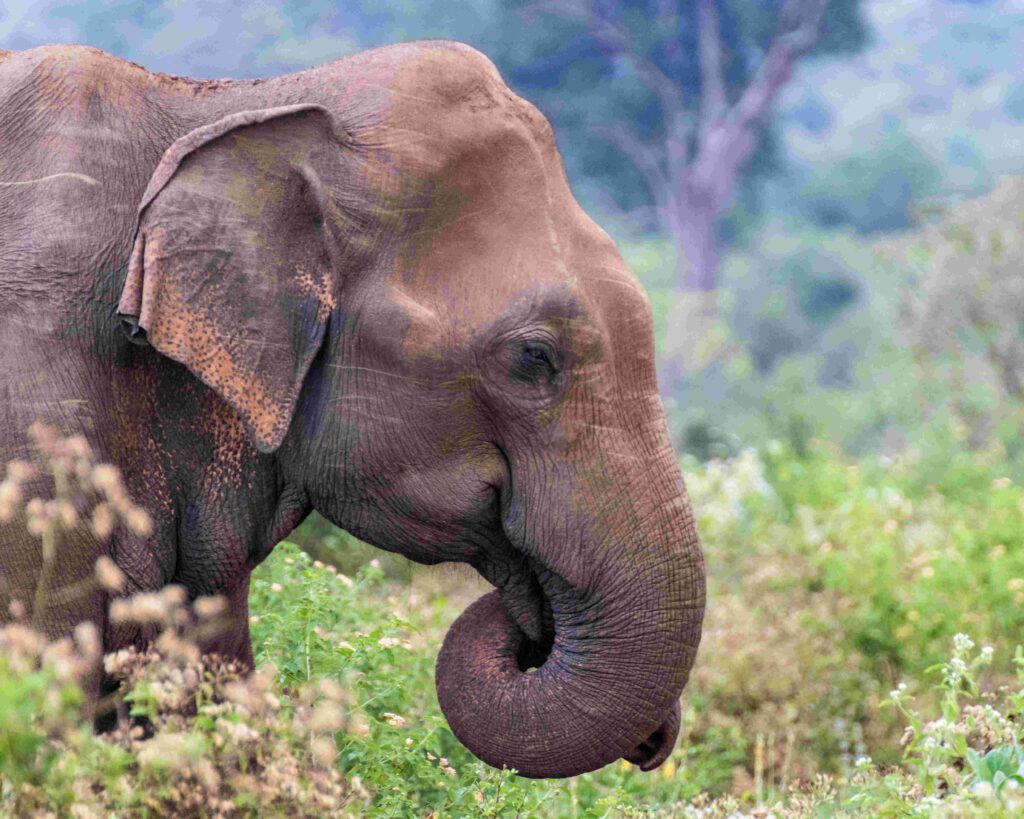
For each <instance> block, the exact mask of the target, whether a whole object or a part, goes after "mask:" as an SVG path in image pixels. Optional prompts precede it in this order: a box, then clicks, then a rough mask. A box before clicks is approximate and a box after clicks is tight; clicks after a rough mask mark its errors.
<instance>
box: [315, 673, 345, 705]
mask: <svg viewBox="0 0 1024 819" xmlns="http://www.w3.org/2000/svg"><path fill="white" fill-rule="evenodd" d="M316 687H317V690H318V691H319V692H320V693H321V694H322V695H323V696H325V697H327V699H329V700H334V701H335V702H341V701H342V700H344V699H345V689H343V688H342V687H341V686H340V685H338V683H337V682H336V681H335V680H332V679H330V678H329V677H324V678H323V679H322V680H320V682H318V683H317V685H316Z"/></svg>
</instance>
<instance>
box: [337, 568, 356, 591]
mask: <svg viewBox="0 0 1024 819" xmlns="http://www.w3.org/2000/svg"><path fill="white" fill-rule="evenodd" d="M338 582H340V583H341V585H342V586H345V588H348V589H351V588H352V587H353V586H354V585H355V583H353V582H352V578H351V577H349V576H348V575H345V574H342V573H341V572H338Z"/></svg>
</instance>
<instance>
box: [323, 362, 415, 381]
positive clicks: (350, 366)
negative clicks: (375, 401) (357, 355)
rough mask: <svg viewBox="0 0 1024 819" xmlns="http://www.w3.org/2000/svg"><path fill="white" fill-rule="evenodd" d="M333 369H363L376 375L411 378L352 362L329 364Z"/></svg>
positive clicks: (403, 378) (404, 379) (407, 379)
mask: <svg viewBox="0 0 1024 819" xmlns="http://www.w3.org/2000/svg"><path fill="white" fill-rule="evenodd" d="M329 366H330V367H331V368H332V369H335V370H364V371H365V372H368V373H377V374H378V375H386V376H390V377H391V378H400V379H402V380H403V381H410V380H412V379H411V378H410V376H408V375H400V374H399V373H389V372H388V371H387V370H375V369H374V368H373V367H357V366H355V365H354V364H331V365H329Z"/></svg>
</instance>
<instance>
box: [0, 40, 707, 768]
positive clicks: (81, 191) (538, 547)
mask: <svg viewBox="0 0 1024 819" xmlns="http://www.w3.org/2000/svg"><path fill="white" fill-rule="evenodd" d="M0 143H2V144H3V145H4V151H3V152H2V153H0V422H2V424H0V460H3V461H6V460H8V459H10V458H12V457H16V456H18V455H19V454H22V452H23V449H22V448H23V445H24V443H23V435H22V431H23V430H24V429H26V428H27V426H28V425H29V424H30V423H31V422H32V421H34V420H42V421H45V422H48V423H50V424H53V425H55V426H58V427H59V428H61V429H63V430H66V431H68V432H81V433H83V434H85V435H86V436H87V438H88V439H89V441H90V443H91V444H92V445H93V447H94V449H95V450H96V451H98V452H99V453H101V455H102V456H103V457H104V458H106V459H109V460H111V461H113V462H115V463H117V464H118V465H119V466H120V467H121V468H122V470H123V472H124V475H125V479H126V483H127V486H128V487H129V489H130V491H131V492H132V494H133V497H134V498H135V500H136V501H137V502H139V503H142V504H143V505H144V506H145V507H146V508H147V509H148V510H149V511H150V513H151V514H152V516H153V519H154V531H153V534H152V535H151V536H150V537H147V538H139V537H137V536H134V535H131V534H130V533H128V532H125V531H118V532H116V533H115V535H114V537H113V538H112V539H111V541H110V542H108V543H98V542H95V541H92V540H90V539H89V538H88V537H81V538H78V539H76V540H75V542H74V543H72V544H71V545H70V548H72V549H73V550H74V560H69V561H68V562H67V565H66V567H65V568H64V569H63V572H64V573H63V575H62V578H61V579H62V580H66V581H68V582H74V580H76V579H78V578H80V577H82V576H84V575H85V574H87V573H88V572H89V570H90V567H91V565H92V563H93V561H94V560H95V558H96V557H97V556H98V555H100V554H110V555H111V556H112V557H113V558H114V560H115V561H116V562H117V563H118V565H119V566H120V567H121V568H122V570H123V571H124V572H125V574H126V575H127V577H128V582H129V585H130V588H131V589H132V590H150V589H156V588H159V587H161V586H163V585H165V584H167V583H172V582H174V583H181V584H183V585H184V586H185V587H186V589H187V590H188V592H189V594H190V595H192V596H193V597H194V596H197V595H201V594H212V593H222V594H226V595H227V596H228V597H229V599H230V600H231V605H232V608H233V610H234V611H235V613H236V614H239V615H244V613H245V606H246V594H247V590H248V578H249V573H250V572H251V570H252V568H253V567H254V566H255V565H256V564H258V563H259V562H260V561H261V560H262V559H263V558H264V557H265V556H266V555H267V554H268V553H269V551H270V549H271V548H272V547H273V545H274V543H276V542H277V541H278V540H279V539H281V538H282V537H284V536H286V535H287V533H288V532H289V531H291V529H292V528H293V527H294V526H296V525H297V524H298V523H299V522H300V521H301V520H302V519H303V518H304V517H305V516H306V514H308V512H309V511H310V510H311V509H313V508H315V509H317V510H319V511H320V512H321V513H322V514H324V515H325V516H326V517H327V518H329V519H330V520H332V521H333V522H334V523H336V524H337V525H339V526H342V527H344V528H346V529H347V530H349V531H351V532H352V533H353V534H355V535H357V536H359V537H361V538H363V539H365V540H367V541H368V542H370V543H373V544H375V545H377V546H380V547H381V548H384V549H389V550H392V551H396V552H399V553H402V554H404V555H406V556H407V557H409V558H411V559H413V560H417V561H420V562H424V563H437V562H442V561H446V560H451V561H460V562H466V563H469V564H470V565H472V566H474V567H475V568H476V569H477V570H478V571H479V572H480V573H481V574H482V575H483V576H484V577H485V578H486V579H487V580H488V581H489V582H491V583H492V584H494V585H495V587H496V591H495V593H494V594H492V595H487V596H486V597H484V598H482V599H481V600H480V601H478V602H477V603H476V604H474V606H471V607H470V608H469V609H468V610H467V611H466V612H465V613H464V614H463V615H462V616H461V617H460V618H459V619H458V620H457V621H456V623H455V624H454V625H453V627H452V629H451V631H450V632H449V635H448V637H447V639H446V640H445V644H444V646H443V648H442V651H441V654H440V657H439V660H438V668H437V685H438V697H439V700H440V702H441V705H442V708H443V709H444V711H445V714H446V716H447V718H448V720H449V723H450V724H451V725H452V728H453V730H454V731H455V733H456V734H457V735H458V737H459V738H460V739H461V740H462V741H463V742H464V743H465V744H466V745H467V746H468V747H469V748H470V749H471V750H473V751H474V753H476V754H477V755H479V756H480V757H481V758H482V759H484V760H485V761H487V762H490V763H491V764H494V765H498V766H500V765H507V766H510V767H515V768H517V769H518V770H520V771H521V772H522V773H523V774H524V775H528V776H569V775H573V774H576V773H580V772H582V771H586V770H591V769H593V768H596V767H600V766H601V765H604V764H606V763H608V762H610V761H613V760H615V759H617V758H618V757H620V756H625V757H626V758H628V759H631V760H633V761H636V762H637V763H638V764H640V765H641V766H643V767H645V768H650V767H654V766H656V765H657V764H660V762H661V761H662V760H663V759H664V758H665V757H666V756H667V754H668V753H669V752H670V751H671V749H672V745H673V743H674V741H675V736H676V732H677V730H678V697H679V693H680V691H681V689H682V688H683V686H684V684H685V682H686V679H687V676H688V674H689V669H690V667H691V665H692V663H693V661H694V657H695V654H696V649H697V644H698V642H699V638H700V628H701V620H702V616H703V607H704V574H703V564H702V559H701V555H700V549H699V544H698V540H697V535H696V529H695V526H694V521H693V515H692V512H691V511H690V508H689V503H688V501H687V499H686V494H685V488H684V486H683V482H682V477H681V475H680V474H679V470H678V467H677V465H676V463H675V458H674V455H673V453H672V449H671V446H670V443H669V441H668V436H667V432H666V429H665V425H664V420H663V418H662V415H661V408H660V402H659V400H658V396H657V391H656V382H655V375H654V368H653V337H652V329H651V318H650V308H649V306H648V304H647V301H646V298H645V296H644V294H643V292H642V290H641V289H640V287H639V285H638V284H637V282H636V280H635V278H634V277H633V276H632V274H631V273H630V272H629V271H628V269H627V268H626V266H625V264H624V263H623V261H622V259H621V257H620V256H619V254H618V252H617V250H616V248H615V246H614V244H613V243H612V242H611V240H610V239H609V238H608V237H607V236H606V235H605V234H604V233H603V232H602V231H601V230H600V229H599V228H598V227H597V226H596V225H594V224H593V222H591V221H590V220H589V219H588V218H587V217H586V215H585V214H584V213H583V212H582V211H581V210H580V209H579V207H578V205H577V204H576V202H575V200H574V199H573V197H572V195H571V193H570V191H569V188H568V185H567V183H566V180H565V176H564V173H563V170H562V167H561V162H560V159H559V157H558V154H557V151H556V149H555V144H554V138H553V135H552V133H551V129H550V127H549V126H548V124H547V122H546V121H545V120H544V118H543V117H542V116H541V115H540V114H539V113H538V112H537V111H536V110H535V109H534V108H533V107H532V106H530V105H529V104H528V103H526V102H524V101H523V100H520V99H519V98H517V97H516V96H515V95H513V94H512V93H511V91H509V90H508V88H507V87H506V86H505V85H504V83H503V82H502V81H501V78H500V76H499V75H498V73H497V71H496V70H495V69H494V67H493V65H491V64H490V62H489V61H487V60H486V58H484V57H483V56H482V55H480V54H478V53H477V52H475V51H473V50H472V49H469V48H467V47H465V46H460V45H458V44H453V43H423V44H409V45H400V46H393V47H389V48H385V49H379V50H376V51H370V52H366V53H364V54H360V55H355V56H353V57H351V58H347V59H345V60H340V61H337V62H334V63H330V64H327V65H324V66H320V67H318V68H315V69H311V70H309V71H304V72H301V73H299V74H294V75H289V76H286V77H279V78H275V79H270V80H264V81H237V82H234V81H218V82H198V81H194V80H188V79H184V78H179V77H170V76H166V75H159V74H152V73H150V72H147V71H145V70H144V69H143V68H141V67H139V66H136V65H133V64H131V63H125V62H123V61H120V60H116V59H114V58H112V57H110V56H108V55H105V54H102V53H101V52H97V51H95V50H93V49H88V48H82V47H72V46H53V47H47V48H43V49H34V50H32V51H27V52H22V53H14V54H8V55H4V54H2V53H0ZM34 549H35V546H34V543H32V542H31V541H30V540H27V539H26V538H25V536H24V535H23V534H19V533H18V532H16V531H15V530H14V529H12V528H11V527H7V528H6V529H4V528H2V527H0V568H2V569H3V572H4V575H5V577H7V578H10V579H11V580H12V583H13V587H14V588H17V587H19V586H21V587H31V585H32V583H33V578H34V570H35V567H36V566H37V565H38V555H37V554H36V553H35V551H34ZM5 594H6V595H7V596H8V597H9V596H11V594H12V592H11V591H10V590H8V591H0V611H2V610H4V609H5V608H6V602H7V600H6V598H4V595H5ZM105 602H106V601H105V600H104V599H103V598H102V597H100V596H97V597H96V598H95V599H92V600H87V601H83V602H82V603H81V604H80V605H78V606H77V607H76V608H75V609H74V610H73V611H72V610H65V611H60V612H54V613H52V615H51V616H50V617H49V620H48V622H47V623H46V627H47V629H48V630H49V631H50V632H52V633H54V634H57V633H62V632H66V631H67V630H68V629H69V628H70V626H71V624H72V623H73V622H74V621H75V619H77V618H80V617H86V618H90V619H93V620H94V621H96V622H97V623H98V624H100V626H101V627H103V633H104V645H105V648H106V649H107V650H112V649H115V648H117V647H120V646H123V645H126V644H130V643H138V642H142V641H144V640H146V639H147V635H146V634H143V633H140V632H138V631H135V630H132V629H130V628H124V627H121V628H117V627H114V626H112V625H110V624H107V623H106V622H105V619H106V618H105V616H104V606H105ZM236 622H237V624H238V625H237V628H235V629H234V630H233V631H231V632H230V633H226V634H222V635H220V636H218V637H216V638H214V639H213V640H212V641H211V644H210V645H209V646H208V648H210V649H211V650H217V651H221V652H224V653H227V654H230V655H233V656H237V657H239V658H241V659H242V660H243V661H247V662H248V661H251V659H252V653H251V647H250V644H249V635H248V631H247V618H246V617H244V616H239V617H238V618H237V621H236ZM529 667H537V671H536V673H530V674H528V673H525V672H526V670H527V668H529Z"/></svg>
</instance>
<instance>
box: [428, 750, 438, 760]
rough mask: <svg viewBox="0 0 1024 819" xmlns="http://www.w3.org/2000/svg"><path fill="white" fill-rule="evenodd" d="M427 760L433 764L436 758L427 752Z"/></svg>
mask: <svg viewBox="0 0 1024 819" xmlns="http://www.w3.org/2000/svg"><path fill="white" fill-rule="evenodd" d="M427 759H429V760H430V761H431V762H433V761H434V760H435V759H437V757H436V756H434V755H433V754H432V753H430V751H427Z"/></svg>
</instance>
